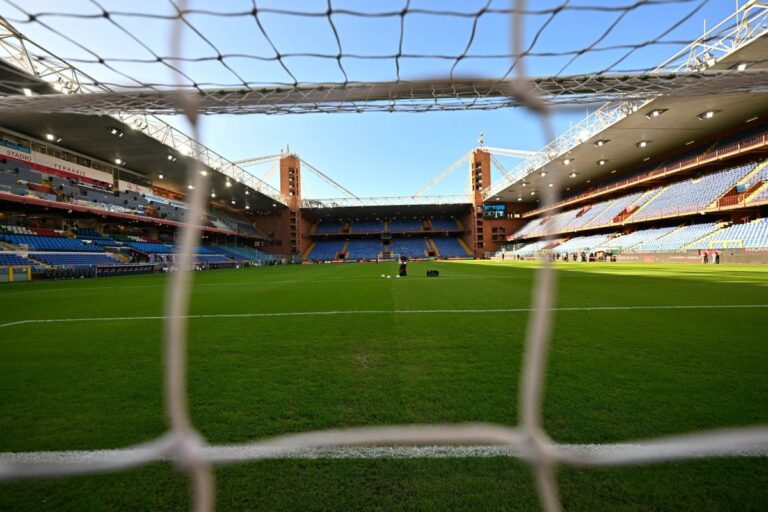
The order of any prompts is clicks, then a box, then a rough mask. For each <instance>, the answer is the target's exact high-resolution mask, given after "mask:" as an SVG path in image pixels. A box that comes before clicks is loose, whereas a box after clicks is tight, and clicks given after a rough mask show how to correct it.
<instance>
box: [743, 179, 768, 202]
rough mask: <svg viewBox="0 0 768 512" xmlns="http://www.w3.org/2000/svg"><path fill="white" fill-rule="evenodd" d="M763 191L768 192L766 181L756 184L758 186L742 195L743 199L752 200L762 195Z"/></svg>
mask: <svg viewBox="0 0 768 512" xmlns="http://www.w3.org/2000/svg"><path fill="white" fill-rule="evenodd" d="M764 192H768V181H766V182H764V183H761V184H758V186H757V187H756V188H755V189H754V190H753V191H752V192H750V193H749V194H748V195H747V196H745V197H744V200H745V201H754V200H755V199H756V198H757V197H759V196H761V195H763V193H764Z"/></svg>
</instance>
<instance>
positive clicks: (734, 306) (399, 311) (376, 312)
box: [0, 304, 768, 328]
mask: <svg viewBox="0 0 768 512" xmlns="http://www.w3.org/2000/svg"><path fill="white" fill-rule="evenodd" d="M756 308H768V304H679V305H657V306H583V307H562V308H550V309H549V311H558V312H589V311H654V310H669V309H672V310H675V309H694V310H695V309H756ZM532 311H534V310H533V308H496V309H395V310H385V309H370V310H365V309H363V310H349V311H344V310H336V311H286V312H273V313H269V312H263V313H215V314H209V315H185V316H183V317H182V318H185V319H190V320H195V319H206V318H269V317H291V316H294V317H295V316H344V315H433V314H457V313H464V314H478V313H530V312H532ZM166 318H167V317H166V316H161V315H157V316H111V317H92V318H38V319H29V320H18V321H15V322H8V323H5V324H0V328H2V327H11V326H14V325H24V324H46V323H70V322H116V321H141V320H165V319H166Z"/></svg>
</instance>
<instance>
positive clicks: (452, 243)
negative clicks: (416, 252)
mask: <svg viewBox="0 0 768 512" xmlns="http://www.w3.org/2000/svg"><path fill="white" fill-rule="evenodd" d="M454 224H455V223H454ZM432 241H433V242H434V243H435V245H436V246H437V251H438V252H439V253H440V257H441V258H466V257H468V256H470V254H469V253H467V251H466V249H464V246H462V245H461V242H460V241H459V239H458V238H433V239H432Z"/></svg>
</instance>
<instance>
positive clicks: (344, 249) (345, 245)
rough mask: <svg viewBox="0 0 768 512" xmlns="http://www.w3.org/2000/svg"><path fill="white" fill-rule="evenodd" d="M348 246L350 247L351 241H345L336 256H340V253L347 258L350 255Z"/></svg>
mask: <svg viewBox="0 0 768 512" xmlns="http://www.w3.org/2000/svg"><path fill="white" fill-rule="evenodd" d="M347 247H349V241H346V242H344V245H343V246H342V248H341V250H340V251H339V252H338V254H336V257H337V258H338V256H339V254H342V255H343V256H344V259H347V256H349V253H348V252H347Z"/></svg>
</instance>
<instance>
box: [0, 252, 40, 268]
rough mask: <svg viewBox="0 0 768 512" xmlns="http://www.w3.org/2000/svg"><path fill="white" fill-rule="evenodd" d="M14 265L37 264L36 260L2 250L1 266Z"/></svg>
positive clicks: (0, 256)
mask: <svg viewBox="0 0 768 512" xmlns="http://www.w3.org/2000/svg"><path fill="white" fill-rule="evenodd" d="M13 265H35V262H33V261H30V260H28V259H27V258H24V257H22V256H19V255H18V254H13V253H3V252H0V267H7V266H13Z"/></svg>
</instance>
